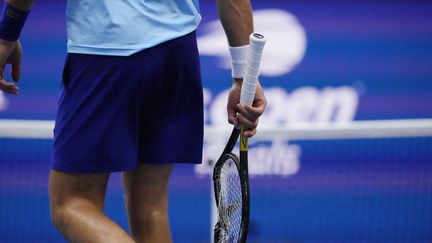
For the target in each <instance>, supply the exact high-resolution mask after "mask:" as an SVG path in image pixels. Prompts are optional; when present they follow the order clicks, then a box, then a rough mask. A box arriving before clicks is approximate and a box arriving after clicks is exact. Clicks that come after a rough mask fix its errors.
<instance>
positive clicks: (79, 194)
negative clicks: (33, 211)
mask: <svg viewBox="0 0 432 243" xmlns="http://www.w3.org/2000/svg"><path fill="white" fill-rule="evenodd" d="M108 179H109V173H65V172H61V171H56V170H51V174H50V181H49V194H50V203H51V209H54V210H55V209H59V208H62V207H68V206H73V204H83V203H85V204H87V205H86V206H93V207H95V208H96V209H103V205H104V198H105V192H106V187H107V183H108Z"/></svg>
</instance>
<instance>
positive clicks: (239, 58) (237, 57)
mask: <svg viewBox="0 0 432 243" xmlns="http://www.w3.org/2000/svg"><path fill="white" fill-rule="evenodd" d="M248 49H249V45H244V46H236V47H231V46H230V47H229V51H230V55H231V75H232V78H233V79H243V75H244V72H245V70H246V56H247V52H248Z"/></svg>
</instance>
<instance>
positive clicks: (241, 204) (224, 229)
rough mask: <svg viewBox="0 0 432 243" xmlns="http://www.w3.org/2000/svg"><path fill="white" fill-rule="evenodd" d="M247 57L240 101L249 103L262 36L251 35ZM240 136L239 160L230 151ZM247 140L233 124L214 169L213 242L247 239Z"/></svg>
mask: <svg viewBox="0 0 432 243" xmlns="http://www.w3.org/2000/svg"><path fill="white" fill-rule="evenodd" d="M249 41H250V43H249V51H248V55H247V60H246V71H245V75H244V79H243V84H242V90H241V94H240V103H242V104H245V105H252V103H253V100H254V97H255V88H256V82H257V80H258V76H259V66H260V63H261V56H262V52H263V49H264V44H265V42H266V40H265V38H264V36H262V35H260V34H256V33H254V34H251V36H250V38H249ZM239 135H240V159H239V158H238V157H237V155H235V154H234V153H233V152H232V150H233V149H234V146H235V144H236V143H237V139H238V137H239ZM247 154H248V140H247V138H245V137H244V136H243V127H241V128H237V127H234V129H233V131H232V133H231V136H230V138H229V140H228V143H227V145H226V146H225V149H224V150H223V152H222V155H221V156H220V158H219V159H218V161H217V162H216V164H215V167H214V170H213V186H214V192H215V198H216V206H217V211H218V221H217V223H216V225H215V228H214V242H215V243H239V242H240V243H244V242H246V238H247V233H248V226H249V211H250V207H249V200H250V199H249V174H248V173H249V172H248V158H247Z"/></svg>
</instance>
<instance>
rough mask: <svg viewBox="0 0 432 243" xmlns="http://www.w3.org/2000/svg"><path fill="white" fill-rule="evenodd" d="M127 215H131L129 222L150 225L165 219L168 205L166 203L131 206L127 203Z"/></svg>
mask: <svg viewBox="0 0 432 243" xmlns="http://www.w3.org/2000/svg"><path fill="white" fill-rule="evenodd" d="M128 207H129V208H128V211H129V215H130V217H131V223H133V224H136V225H147V226H151V225H153V224H155V223H157V222H160V221H161V220H162V221H164V220H167V218H168V207H167V206H166V204H163V203H162V204H161V205H156V206H155V205H151V206H149V205H141V206H136V205H134V206H131V205H128Z"/></svg>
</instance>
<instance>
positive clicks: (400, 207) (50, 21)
mask: <svg viewBox="0 0 432 243" xmlns="http://www.w3.org/2000/svg"><path fill="white" fill-rule="evenodd" d="M253 6H254V17H255V31H257V32H260V33H262V34H263V35H265V36H266V38H267V39H268V44H267V46H266V49H265V54H264V59H263V64H262V70H261V83H262V85H263V86H264V88H265V90H266V94H267V98H268V102H269V105H268V109H267V111H266V114H265V115H264V116H263V117H262V119H261V126H262V127H265V128H268V129H273V130H275V129H276V130H277V129H280V130H281V131H282V130H289V129H290V127H293V126H295V125H298V124H301V125H302V127H303V128H305V129H306V130H305V134H306V135H307V134H313V133H314V129H316V128H317V126H318V127H319V126H322V125H323V124H324V125H325V124H327V125H334V124H336V125H338V126H345V127H348V128H349V127H351V126H352V124H354V125H355V124H358V123H361V122H362V121H380V122H388V123H384V124H389V125H388V126H386V125H384V126H383V127H384V128H386V127H391V126H392V125H394V124H399V123H398V121H399V120H401V119H404V120H406V119H409V121H410V122H411V124H416V121H421V122H422V124H423V127H424V126H429V131H430V130H431V129H430V127H431V126H432V122H430V121H432V120H427V119H431V118H432V2H431V1H384V0H376V1H357V0H356V1H336V0H334V1H300V0H292V1H288V0H286V1H285V0H271V1H263V0H255V1H253ZM65 10H66V1H55V0H43V1H38V2H37V3H36V5H35V7H34V9H33V10H32V13H31V15H30V17H29V20H28V21H27V25H26V27H25V28H24V31H23V34H22V38H21V42H22V45H23V47H24V60H23V64H22V77H21V83H20V86H19V87H20V90H21V91H20V92H21V93H20V95H19V96H11V95H5V94H3V93H0V125H1V124H2V122H4V121H7V120H10V119H19V120H25V121H26V120H46V121H52V120H53V119H54V118H55V114H56V104H57V99H58V96H59V88H60V82H61V72H62V67H63V62H64V57H65V54H66V30H65V16H64V13H65ZM201 11H202V15H203V21H202V24H201V26H200V28H199V29H198V43H199V49H200V53H201V57H202V59H201V66H202V74H203V83H204V94H205V117H206V125H207V126H208V127H209V128H210V127H215V126H217V127H223V128H224V129H225V128H226V130H227V131H229V130H230V127H229V126H228V125H227V124H226V114H225V102H226V96H227V90H228V88H229V86H230V82H231V81H230V79H229V77H230V70H229V68H228V67H229V59H228V52H227V42H226V40H225V36H224V34H223V31H222V28H221V26H220V24H219V22H218V19H217V12H216V6H215V1H213V0H201ZM126 81H127V79H126V80H125V82H126ZM20 122H22V121H20ZM24 124H25V123H24ZM380 124H383V123H380ZM404 124H406V123H404ZM425 124H426V125H425ZM354 127H355V126H354ZM397 127H398V126H397V125H396V128H394V129H390V130H394V131H395V133H394V135H393V136H383V137H381V138H380V137H379V136H376V135H374V138H368V137H367V136H359V137H358V138H352V137H350V136H347V137H344V136H341V138H339V139H334V138H329V137H328V136H327V137H326V136H322V137H319V136H318V137H316V136H315V138H314V139H310V138H307V136H306V137H304V138H302V137H301V136H297V137H296V138H295V139H290V137H283V136H278V137H277V138H276V137H275V138H274V139H261V140H260V139H257V140H255V141H254V140H251V143H252V146H251V151H250V153H251V157H252V158H251V161H250V163H251V164H250V174H251V196H252V198H251V207H252V209H251V210H252V211H251V226H250V234H249V242H431V241H432V227H431V225H432V137H431V134H430V132H429V133H428V134H426V133H424V134H423V133H422V132H419V130H418V128H416V126H412V129H411V130H412V134H415V135H409V136H402V135H399V134H400V132H398V129H397ZM27 128H28V129H31V124H30V123H29V125H28V126H27V127H26V129H27ZM1 129H3V131H2V130H1ZM8 129H12V128H8V127H7V126H3V127H2V126H0V134H5V133H7V132H8V131H9V130H8ZM35 129H36V130H37V128H35ZM308 129H311V130H309V131H307V130H308ZM354 130H355V129H354ZM372 130H373V129H372ZM9 132H10V131H9ZM14 132H18V133H19V132H20V131H14ZM263 132H264V133H265V129H263ZM335 132H337V131H335ZM225 135H226V134H222V135H221V136H220V137H221V138H220V139H219V140H220V141H219V142H218V143H206V145H205V150H204V163H203V165H201V166H196V167H195V166H190V165H182V166H177V167H176V169H175V171H174V173H173V177H172V180H171V184H170V214H171V216H170V217H171V227H172V232H173V239H174V242H209V241H210V234H211V227H212V226H211V221H212V216H211V215H212V210H213V209H212V207H214V205H213V204H214V201H213V199H212V197H211V195H212V194H211V186H210V185H211V178H210V176H209V175H210V173H211V164H210V163H209V161H211V160H214V159H215V158H217V156H218V155H219V153H220V152H221V150H222V145H221V144H223V143H224V141H225V140H226V136H225ZM23 137H25V136H21V137H13V136H1V135H0V242H63V241H64V240H63V239H62V238H61V236H60V235H59V234H58V233H57V232H56V230H55V229H54V227H53V226H52V225H51V223H50V219H49V202H48V193H47V182H48V173H49V168H50V156H51V145H52V140H51V139H50V138H46V137H43V136H42V137H41V138H23ZM119 178H120V177H119V174H117V173H115V174H113V176H112V178H111V181H110V187H109V190H108V194H107V201H106V212H107V214H108V215H110V216H111V217H112V218H113V219H114V220H115V221H116V222H118V223H119V224H121V225H122V226H123V227H125V228H127V223H126V222H127V221H126V216H125V213H124V210H123V192H122V189H121V183H120V179H119Z"/></svg>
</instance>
